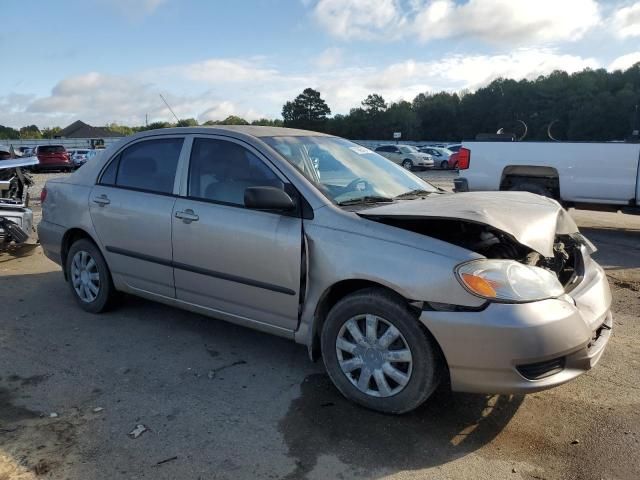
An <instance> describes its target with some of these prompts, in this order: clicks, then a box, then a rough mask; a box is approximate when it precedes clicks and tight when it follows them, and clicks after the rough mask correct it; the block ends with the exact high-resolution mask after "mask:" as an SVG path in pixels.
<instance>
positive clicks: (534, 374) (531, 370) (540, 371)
mask: <svg viewBox="0 0 640 480" xmlns="http://www.w3.org/2000/svg"><path fill="white" fill-rule="evenodd" d="M564 365H565V357H559V358H554V359H552V360H547V361H546V362H538V363H529V364H526V365H518V366H517V367H516V368H517V369H518V372H520V375H522V376H523V377H524V378H527V379H529V380H541V379H543V378H547V377H550V376H551V375H555V374H556V373H560V372H561V371H562V370H563V369H564Z"/></svg>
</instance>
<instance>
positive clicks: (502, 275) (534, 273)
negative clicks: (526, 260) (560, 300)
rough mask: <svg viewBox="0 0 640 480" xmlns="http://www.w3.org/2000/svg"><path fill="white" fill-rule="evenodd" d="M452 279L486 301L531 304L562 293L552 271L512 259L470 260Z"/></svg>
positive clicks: (461, 266) (457, 269)
mask: <svg viewBox="0 0 640 480" xmlns="http://www.w3.org/2000/svg"><path fill="white" fill-rule="evenodd" d="M456 276H457V278H458V281H459V282H460V283H461V284H462V286H463V287H464V288H466V289H467V290H468V291H469V292H471V293H472V294H474V295H477V296H479V297H482V298H486V299H489V300H495V301H501V302H513V303H518V302H532V301H535V300H544V299H547V298H555V297H559V296H560V295H563V294H564V288H563V286H562V285H561V284H560V281H559V280H558V278H557V277H556V276H555V275H554V274H553V273H552V272H550V271H549V270H545V269H544V268H540V267H533V266H529V265H523V264H522V263H518V262H516V261H515V260H494V259H483V260H474V261H471V262H467V263H463V264H461V265H459V266H458V267H457V268H456Z"/></svg>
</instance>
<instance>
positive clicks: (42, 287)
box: [0, 271, 523, 479]
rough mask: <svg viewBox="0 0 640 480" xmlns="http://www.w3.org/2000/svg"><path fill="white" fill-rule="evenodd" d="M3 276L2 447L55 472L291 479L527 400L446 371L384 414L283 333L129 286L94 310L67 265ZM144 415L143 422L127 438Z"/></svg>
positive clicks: (399, 460) (443, 437)
mask: <svg viewBox="0 0 640 480" xmlns="http://www.w3.org/2000/svg"><path fill="white" fill-rule="evenodd" d="M0 289H2V291H3V293H6V294H7V296H6V297H5V298H7V299H8V300H5V304H4V305H3V306H4V308H5V315H4V318H3V321H4V326H3V329H4V332H5V334H4V336H2V335H0V364H3V365H5V368H3V369H2V371H1V372H0V376H1V377H2V378H0V420H2V424H3V425H2V428H4V429H6V431H5V432H0V433H1V435H0V453H4V454H5V455H6V454H7V452H11V451H13V452H16V451H22V452H23V453H22V454H21V456H20V457H15V458H14V461H15V465H16V468H18V467H20V468H22V467H25V468H27V469H30V470H32V471H33V472H38V471H45V470H46V471H47V472H50V474H51V475H53V476H54V477H58V476H62V477H65V478H114V477H119V476H127V477H128V478H139V477H141V476H144V475H147V474H150V473H149V472H152V473H153V476H154V478H187V477H190V475H191V473H192V472H193V471H196V470H197V471H200V472H203V473H205V474H208V475H214V474H222V475H223V476H225V475H226V476H229V478H240V477H243V476H244V477H245V478H249V477H265V476H270V475H271V476H273V478H283V477H286V478H290V479H294V478H295V479H297V478H304V477H305V476H307V474H309V473H310V472H312V471H313V469H314V467H315V466H316V465H317V462H318V460H319V458H320V457H321V456H324V455H328V456H333V457H336V458H338V459H339V460H340V461H341V462H342V463H343V464H344V465H346V466H347V467H348V468H349V469H352V470H353V471H354V472H361V473H362V474H363V475H366V476H369V477H375V476H380V475H383V474H389V473H393V472H398V471H404V470H418V469H421V468H426V467H432V466H438V465H442V464H445V463H447V462H451V461H453V460H455V459H458V458H460V457H462V456H464V455H467V454H469V453H470V452H473V451H475V450H477V449H479V448H481V447H482V446H483V445H486V444H487V443H488V442H490V441H491V440H492V439H493V438H495V437H496V436H497V435H498V434H499V433H500V432H501V431H502V430H503V429H504V428H505V426H506V425H507V424H508V423H509V421H510V420H511V418H512V417H513V416H514V415H515V414H516V412H517V411H518V408H519V406H520V405H521V403H522V401H523V397H521V396H497V395H469V394H452V393H451V392H450V391H449V390H448V388H447V386H446V385H444V386H442V387H441V388H440V389H438V390H437V391H436V393H435V394H434V395H433V396H432V397H431V398H430V399H429V400H428V401H427V402H426V403H425V404H424V405H423V406H421V407H420V408H419V409H417V410H416V411H414V412H412V413H409V414H406V415H402V416H390V415H383V414H379V413H376V412H373V411H369V410H366V409H364V408H361V407H359V406H357V405H354V404H353V403H351V402H349V401H347V400H345V399H344V398H343V397H342V396H341V395H340V394H339V393H338V391H337V390H336V389H335V387H334V386H333V385H332V383H331V382H330V380H329V379H328V377H327V376H326V374H324V370H323V368H322V365H321V364H312V363H311V362H309V361H308V359H307V355H306V350H305V348H304V347H302V346H300V345H296V344H294V343H293V342H290V341H288V340H286V339H282V338H279V337H275V336H271V335H267V334H264V333H261V332H258V331H254V330H250V329H246V328H242V327H239V326H236V325H232V324H229V323H226V322H223V321H216V320H213V319H209V318H207V317H203V316H201V315H197V314H193V313H190V312H186V311H182V310H178V309H175V308H171V307H167V306H164V305H160V304H157V303H153V302H149V301H146V300H143V299H139V298H135V297H125V299H124V302H123V303H122V305H120V307H119V308H117V309H116V310H114V311H112V312H109V313H107V314H104V315H92V314H88V313H85V312H83V311H81V310H80V309H79V308H78V307H77V305H75V302H74V300H73V298H72V296H71V293H70V292H69V291H68V286H67V285H66V284H65V282H64V281H63V279H62V275H61V274H60V272H59V271H53V272H48V273H38V274H31V275H11V276H0ZM96 406H99V407H101V409H104V410H101V411H99V412H96V411H94V408H95V407H96ZM40 412H43V413H40ZM47 412H57V414H58V415H56V417H51V416H50V415H49V414H48V413H47ZM138 424H143V425H145V426H146V427H148V428H149V433H145V434H144V436H143V437H141V439H138V440H132V439H131V438H130V437H129V435H128V434H129V432H131V431H132V429H133V427H135V426H136V425H138ZM36 438H37V440H35V439H36ZM283 441H284V444H282V442H283ZM40 444H42V445H44V446H43V447H42V449H40V450H35V449H34V445H35V446H38V448H40V447H39V446H40ZM197 452H199V453H197ZM255 452H262V455H263V456H264V458H261V460H260V465H257V466H256V464H255V462H254V461H253V460H246V459H249V458H252V457H253V456H254V455H255ZM269 455H270V456H269ZM174 457H175V458H176V459H174ZM281 458H288V459H289V461H288V463H286V462H285V463H283V462H282V460H281ZM166 459H172V460H171V461H170V462H168V463H161V462H162V461H163V460H166ZM242 459H245V460H244V461H243V460H242ZM283 465H284V466H283ZM290 465H293V467H291V466H290ZM278 468H280V469H281V470H278ZM150 469H153V470H150ZM160 469H161V470H160ZM274 472H275V473H274ZM381 472H382V473H381ZM203 478H204V477H203ZM225 478H226V477H225Z"/></svg>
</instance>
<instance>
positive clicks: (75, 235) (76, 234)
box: [60, 227, 100, 280]
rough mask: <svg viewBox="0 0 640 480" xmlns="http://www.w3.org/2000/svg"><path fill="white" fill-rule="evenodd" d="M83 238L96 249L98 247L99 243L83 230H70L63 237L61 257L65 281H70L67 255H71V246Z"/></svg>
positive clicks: (76, 228)
mask: <svg viewBox="0 0 640 480" xmlns="http://www.w3.org/2000/svg"><path fill="white" fill-rule="evenodd" d="M83 238H84V239H87V240H89V241H90V242H92V243H93V244H95V245H96V247H98V242H96V241H95V239H94V238H93V237H92V236H91V235H90V234H89V233H88V232H87V231H86V230H84V229H82V228H78V227H74V228H70V229H69V230H67V231H66V232H65V233H64V235H63V236H62V244H61V245H60V257H61V259H62V271H63V273H64V279H65V280H68V278H67V269H66V267H65V266H66V264H67V255H68V253H69V249H70V248H71V245H73V244H74V243H75V242H77V241H78V240H81V239H83ZM98 249H100V247H98Z"/></svg>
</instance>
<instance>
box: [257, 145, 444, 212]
mask: <svg viewBox="0 0 640 480" xmlns="http://www.w3.org/2000/svg"><path fill="white" fill-rule="evenodd" d="M262 140H264V141H265V142H266V143H267V144H269V145H270V146H271V147H273V148H274V149H275V150H276V151H277V152H278V153H280V155H282V157H283V158H284V159H285V160H287V161H288V162H289V163H291V164H292V165H293V166H294V167H296V168H297V169H298V170H299V171H300V172H301V173H302V174H303V175H304V176H305V177H306V178H307V179H308V180H309V181H310V182H311V183H313V184H314V185H315V186H316V188H318V189H319V190H320V191H321V192H322V193H323V194H324V195H325V196H326V197H327V198H329V199H330V200H331V201H332V202H334V203H336V204H339V205H340V204H348V203H351V202H354V201H358V200H361V199H362V200H364V199H370V200H372V201H375V200H381V201H391V200H393V199H394V198H395V197H398V196H400V195H405V194H408V193H409V192H413V191H425V192H437V189H436V188H435V187H433V186H432V185H430V184H428V183H427V182H425V181H423V180H421V179H420V178H418V177H416V176H415V175H413V174H412V173H410V172H408V171H406V170H405V169H403V168H401V167H399V166H398V165H396V164H394V163H393V162H390V161H389V160H387V159H386V158H384V157H382V156H381V155H379V154H377V153H375V152H372V151H371V150H369V149H367V148H365V147H362V146H360V145H357V144H355V143H353V142H350V141H348V140H345V139H343V138H337V137H321V136H317V137H315V136H309V137H263V138H262Z"/></svg>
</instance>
